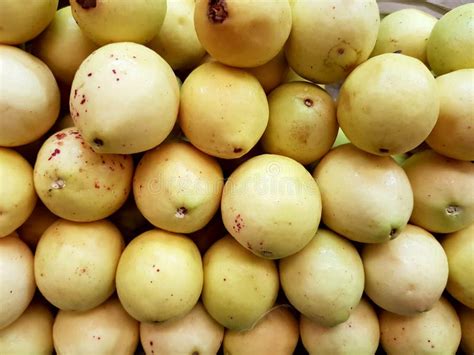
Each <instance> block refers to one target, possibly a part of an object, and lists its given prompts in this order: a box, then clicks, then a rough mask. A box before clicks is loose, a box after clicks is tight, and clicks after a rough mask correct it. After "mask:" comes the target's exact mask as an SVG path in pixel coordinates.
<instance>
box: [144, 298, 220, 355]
mask: <svg viewBox="0 0 474 355" xmlns="http://www.w3.org/2000/svg"><path fill="white" fill-rule="evenodd" d="M223 337H224V327H223V326H222V325H220V324H219V323H217V322H216V321H215V320H214V319H213V318H212V317H211V316H210V315H209V313H207V311H206V309H205V308H204V306H203V305H202V303H201V302H198V303H197V304H196V305H195V306H194V308H193V309H192V310H191V311H189V313H187V314H186V315H184V316H183V317H180V318H177V319H170V320H168V321H166V322H160V323H157V322H155V323H146V322H142V323H140V339H141V344H142V346H143V349H144V350H145V353H147V354H202V355H205V354H209V355H211V354H217V353H218V352H219V348H220V347H221V343H222V338H223Z"/></svg>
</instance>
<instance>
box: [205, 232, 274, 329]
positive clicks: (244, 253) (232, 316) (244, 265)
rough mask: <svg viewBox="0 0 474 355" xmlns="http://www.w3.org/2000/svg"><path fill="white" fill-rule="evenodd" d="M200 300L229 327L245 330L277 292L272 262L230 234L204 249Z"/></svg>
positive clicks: (260, 314)
mask: <svg viewBox="0 0 474 355" xmlns="http://www.w3.org/2000/svg"><path fill="white" fill-rule="evenodd" d="M203 263H204V288H203V290H202V302H203V303H204V307H205V308H206V310H207V311H208V312H209V314H210V315H211V316H212V317H213V318H214V319H215V320H216V321H217V322H219V323H220V324H221V325H223V326H224V327H226V328H227V329H232V330H237V331H239V330H248V329H251V328H253V326H254V325H255V324H256V323H257V322H258V321H259V320H260V319H261V318H262V317H263V316H264V315H265V314H266V312H268V311H269V310H270V309H271V307H272V306H273V304H274V303H275V300H276V298H277V295H278V288H279V281H278V271H277V267H276V265H275V262H274V261H272V260H266V259H263V258H259V257H258V256H256V255H254V254H252V253H251V252H249V251H248V250H246V249H245V248H242V246H240V245H239V243H237V242H236V241H235V239H234V238H232V237H231V236H230V235H227V236H225V237H224V238H222V239H219V240H218V241H217V242H215V243H214V244H213V245H212V246H211V247H210V248H209V249H208V250H207V252H206V254H205V255H204V258H203Z"/></svg>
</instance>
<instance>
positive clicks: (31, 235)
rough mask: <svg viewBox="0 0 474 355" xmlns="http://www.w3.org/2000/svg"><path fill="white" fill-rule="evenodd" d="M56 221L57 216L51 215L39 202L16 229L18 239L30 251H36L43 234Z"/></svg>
mask: <svg viewBox="0 0 474 355" xmlns="http://www.w3.org/2000/svg"><path fill="white" fill-rule="evenodd" d="M57 220H58V216H56V215H55V214H53V213H52V212H51V211H50V210H48V209H47V208H46V206H45V205H43V204H42V203H41V202H40V201H38V202H37V204H36V207H35V209H34V210H33V213H31V215H30V216H29V217H28V219H27V220H26V221H25V223H23V224H22V225H21V226H20V227H19V228H18V234H19V235H20V238H21V239H22V240H23V241H24V242H25V243H26V244H28V246H29V247H30V248H31V250H35V249H36V245H37V244H38V242H39V240H40V238H41V236H42V235H43V232H44V231H45V230H46V229H47V228H48V227H49V226H50V225H51V224H53V223H54V222H56V221H57Z"/></svg>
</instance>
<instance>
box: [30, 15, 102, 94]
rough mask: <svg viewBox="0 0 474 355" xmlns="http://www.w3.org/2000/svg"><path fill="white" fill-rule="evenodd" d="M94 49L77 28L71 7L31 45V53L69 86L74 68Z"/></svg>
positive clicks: (92, 43)
mask: <svg viewBox="0 0 474 355" xmlns="http://www.w3.org/2000/svg"><path fill="white" fill-rule="evenodd" d="M96 49H97V45H96V44H95V43H94V42H92V41H91V40H90V39H89V38H88V37H86V36H85V35H84V34H83V33H82V31H81V29H80V28H79V26H78V25H77V23H76V21H75V20H74V17H73V16H72V12H71V7H70V6H67V7H63V8H62V9H60V10H58V11H57V12H56V15H55V16H54V19H53V21H52V22H51V23H50V25H49V26H48V28H46V30H44V31H43V32H42V33H41V35H40V36H38V37H37V38H36V39H35V40H34V41H33V43H32V53H33V54H34V55H35V56H36V57H38V58H39V59H41V60H42V61H43V62H45V63H46V64H47V65H48V67H49V68H50V69H51V71H52V72H53V74H54V76H55V77H56V78H57V79H58V80H60V81H62V82H63V83H65V84H68V85H70V84H71V83H72V80H73V79H74V74H75V73H76V70H77V68H79V66H80V65H81V63H82V62H83V61H84V59H86V58H87V57H88V56H89V54H91V53H92V52H93V51H94V50H96Z"/></svg>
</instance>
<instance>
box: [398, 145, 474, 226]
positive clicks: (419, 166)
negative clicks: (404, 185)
mask: <svg viewBox="0 0 474 355" xmlns="http://www.w3.org/2000/svg"><path fill="white" fill-rule="evenodd" d="M403 169H404V170H405V172H406V174H407V176H408V179H409V180H410V184H411V186H412V188H413V195H414V199H415V203H414V207H413V213H412V215H411V218H410V221H411V223H413V224H416V225H418V226H420V227H423V228H425V229H426V230H429V231H431V232H435V233H452V232H456V231H458V230H461V229H463V228H466V227H468V226H469V225H471V224H472V223H474V194H473V193H470V192H472V189H473V188H474V164H472V163H471V162H469V161H460V160H455V159H451V158H447V157H444V156H442V155H440V154H438V153H436V152H434V151H432V150H425V151H422V152H419V153H417V154H415V155H413V156H411V157H410V158H408V159H407V160H405V162H404V163H403Z"/></svg>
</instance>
